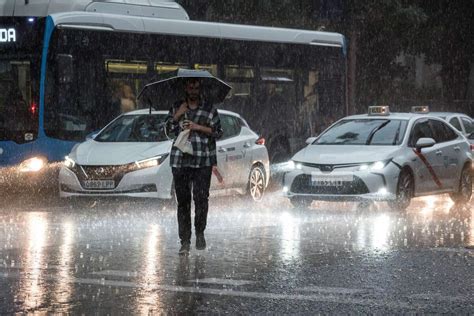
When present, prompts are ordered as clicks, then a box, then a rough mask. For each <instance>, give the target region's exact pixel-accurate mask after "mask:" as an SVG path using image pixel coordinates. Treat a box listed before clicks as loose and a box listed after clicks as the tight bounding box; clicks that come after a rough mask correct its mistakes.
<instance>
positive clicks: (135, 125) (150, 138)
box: [95, 114, 168, 142]
mask: <svg viewBox="0 0 474 316" xmlns="http://www.w3.org/2000/svg"><path fill="white" fill-rule="evenodd" d="M165 119H166V115H164V114H159V115H156V114H153V115H123V116H121V117H119V118H118V119H116V120H115V121H114V122H113V123H112V124H110V125H109V126H107V127H106V128H105V129H104V130H103V131H102V132H101V133H100V134H99V135H97V137H96V138H95V141H98V142H162V141H166V140H168V138H167V137H166V134H165V132H164V129H163V124H164V121H165Z"/></svg>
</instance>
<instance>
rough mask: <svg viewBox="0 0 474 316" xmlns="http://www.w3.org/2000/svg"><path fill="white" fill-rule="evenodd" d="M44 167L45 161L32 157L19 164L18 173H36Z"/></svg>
mask: <svg viewBox="0 0 474 316" xmlns="http://www.w3.org/2000/svg"><path fill="white" fill-rule="evenodd" d="M45 166H46V159H44V158H41V157H33V158H30V159H26V160H25V161H23V162H22V163H21V164H20V168H19V169H20V172H38V171H40V170H41V169H43V168H44V167H45Z"/></svg>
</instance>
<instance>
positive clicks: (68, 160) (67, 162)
mask: <svg viewBox="0 0 474 316" xmlns="http://www.w3.org/2000/svg"><path fill="white" fill-rule="evenodd" d="M63 163H64V165H65V166H66V167H67V168H69V169H73V168H74V167H75V166H76V162H75V161H74V160H72V159H71V158H69V156H66V157H64V161H63Z"/></svg>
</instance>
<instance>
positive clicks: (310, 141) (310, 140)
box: [306, 137, 317, 145]
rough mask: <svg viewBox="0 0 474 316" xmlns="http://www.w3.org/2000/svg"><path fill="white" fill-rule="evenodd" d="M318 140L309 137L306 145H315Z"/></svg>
mask: <svg viewBox="0 0 474 316" xmlns="http://www.w3.org/2000/svg"><path fill="white" fill-rule="evenodd" d="M316 138H317V137H308V139H306V144H308V145H311V144H312V143H314V141H315V140H316Z"/></svg>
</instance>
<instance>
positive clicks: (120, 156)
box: [69, 140, 171, 166]
mask: <svg viewBox="0 0 474 316" xmlns="http://www.w3.org/2000/svg"><path fill="white" fill-rule="evenodd" d="M170 150H171V141H165V142H158V143H102V142H96V141H94V140H87V141H86V142H84V143H82V144H80V145H78V146H77V147H75V148H74V149H73V151H72V152H71V154H70V155H69V157H70V158H71V159H72V160H74V161H75V162H76V163H77V164H80V165H93V166H105V165H124V164H128V163H131V162H135V161H140V160H143V159H147V158H152V157H155V156H158V155H162V154H166V153H169V152H170Z"/></svg>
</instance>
